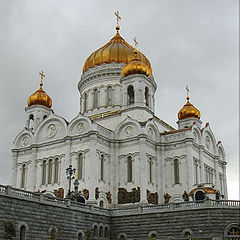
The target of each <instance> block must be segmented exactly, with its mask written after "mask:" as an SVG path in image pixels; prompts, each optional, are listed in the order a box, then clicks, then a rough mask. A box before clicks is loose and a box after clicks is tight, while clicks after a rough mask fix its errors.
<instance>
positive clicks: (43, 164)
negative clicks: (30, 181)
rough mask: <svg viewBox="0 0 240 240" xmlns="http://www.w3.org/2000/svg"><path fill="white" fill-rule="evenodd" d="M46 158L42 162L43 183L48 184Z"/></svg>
mask: <svg viewBox="0 0 240 240" xmlns="http://www.w3.org/2000/svg"><path fill="white" fill-rule="evenodd" d="M46 164H47V163H46V160H44V161H43V163H42V185H44V184H46Z"/></svg>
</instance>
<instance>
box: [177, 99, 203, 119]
mask: <svg viewBox="0 0 240 240" xmlns="http://www.w3.org/2000/svg"><path fill="white" fill-rule="evenodd" d="M200 116H201V113H200V111H199V110H198V109H197V108H195V107H194V106H193V105H192V104H191V103H190V102H189V97H188V96H187V103H186V104H185V105H184V106H183V107H182V108H181V110H180V111H179V112H178V119H179V120H182V119H185V118H198V119H200Z"/></svg>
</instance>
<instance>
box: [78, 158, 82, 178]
mask: <svg viewBox="0 0 240 240" xmlns="http://www.w3.org/2000/svg"><path fill="white" fill-rule="evenodd" d="M78 179H83V154H82V153H80V154H79V155H78Z"/></svg>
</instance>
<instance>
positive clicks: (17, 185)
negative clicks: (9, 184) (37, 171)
mask: <svg viewBox="0 0 240 240" xmlns="http://www.w3.org/2000/svg"><path fill="white" fill-rule="evenodd" d="M21 167H22V164H21V163H17V166H16V168H17V174H16V183H15V187H16V188H21V173H22V171H21Z"/></svg>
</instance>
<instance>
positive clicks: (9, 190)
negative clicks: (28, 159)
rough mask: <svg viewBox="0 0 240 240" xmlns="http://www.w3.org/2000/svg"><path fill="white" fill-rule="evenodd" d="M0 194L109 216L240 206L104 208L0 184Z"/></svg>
mask: <svg viewBox="0 0 240 240" xmlns="http://www.w3.org/2000/svg"><path fill="white" fill-rule="evenodd" d="M0 195H5V196H10V197H11V196H12V197H15V198H19V199H25V200H32V201H35V202H36V201H37V202H40V203H44V204H49V205H57V206H62V207H67V208H71V209H76V210H80V211H84V212H94V213H98V214H101V215H111V216H121V215H122V216H123V215H130V214H131V215H132V214H142V213H153V212H167V211H175V210H183V209H192V208H194V209H196V208H206V207H208V208H209V207H210V208H229V207H234V208H235V207H236V208H240V201H238V200H211V199H207V200H204V201H195V202H193V201H190V202H180V203H168V204H163V205H149V204H145V205H141V204H138V205H135V206H128V207H122V208H112V209H105V208H100V207H97V206H94V205H88V204H83V203H79V202H76V201H73V200H71V199H67V198H64V199H62V198H56V197H52V196H49V195H44V194H43V193H40V192H30V191H25V190H21V189H18V188H13V187H11V186H4V185H0Z"/></svg>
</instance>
